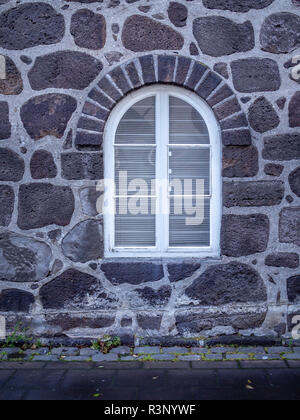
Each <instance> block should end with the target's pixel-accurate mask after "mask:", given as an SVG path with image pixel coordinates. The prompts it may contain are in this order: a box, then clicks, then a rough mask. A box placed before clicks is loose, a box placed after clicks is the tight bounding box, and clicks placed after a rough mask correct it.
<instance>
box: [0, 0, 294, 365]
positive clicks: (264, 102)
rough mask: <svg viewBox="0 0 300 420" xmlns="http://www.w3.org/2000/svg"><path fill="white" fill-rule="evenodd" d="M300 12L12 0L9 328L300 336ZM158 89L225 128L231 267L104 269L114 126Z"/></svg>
mask: <svg viewBox="0 0 300 420" xmlns="http://www.w3.org/2000/svg"><path fill="white" fill-rule="evenodd" d="M298 3H299V1H295V0H284V1H283V0H177V1H168V0H162V1H157V0H148V1H147V2H145V1H142V0H118V1H111V0H99V1H97V0H51V1H50V0H41V1H33V0H23V1H22V2H19V1H15V0H6V1H0V59H1V63H3V62H4V63H5V78H1V77H0V315H4V316H5V317H6V319H7V325H8V328H9V329H13V328H14V327H15V325H16V324H17V323H18V322H22V323H23V325H24V326H25V327H28V328H29V331H30V333H31V334H32V335H33V336H37V335H39V336H45V337H48V338H51V337H55V339H59V338H60V337H68V338H70V339H71V338H72V339H73V338H76V337H77V338H78V337H89V338H99V337H100V336H103V335H105V334H111V335H115V336H121V337H122V341H123V342H124V343H125V345H127V344H126V343H131V342H132V339H133V336H134V335H135V339H136V340H137V341H138V340H140V339H141V337H143V340H147V339H148V340H154V341H155V340H156V339H159V338H161V339H162V338H163V340H168V339H170V338H172V339H173V340H176V339H177V338H178V339H179V337H182V336H184V338H185V339H188V338H189V339H192V340H195V339H196V338H195V337H197V339H198V340H199V337H200V338H201V337H206V338H208V337H215V336H218V335H219V336H226V335H234V334H235V335H237V334H239V336H240V337H242V336H244V337H247V339H249V340H250V339H254V337H251V336H256V337H258V336H259V337H261V336H267V337H268V339H269V340H274V339H277V338H278V339H279V338H280V337H281V336H284V338H286V339H290V338H291V328H292V327H291V325H292V317H293V315H300V268H299V266H300V263H299V256H300V163H299V160H300V134H299V127H300V84H299V80H293V78H292V75H291V74H292V70H293V66H294V65H296V64H293V61H292V59H293V57H294V56H297V55H298V56H299V55H300V8H299V4H298ZM157 83H160V84H169V85H176V86H179V87H181V88H186V89H187V90H189V91H192V92H194V93H196V94H197V95H198V97H199V98H201V100H203V101H204V102H206V104H207V105H208V106H209V107H210V108H211V109H212V111H213V113H214V115H215V118H216V121H217V124H218V126H219V130H220V133H221V138H222V141H220V149H222V161H220V162H219V164H220V172H221V173H222V185H223V188H222V215H220V218H221V219H222V226H221V233H220V248H221V255H220V257H219V258H214V259H211V258H205V259H203V258H193V259H191V258H185V257H184V255H182V257H180V258H176V259H174V258H163V259H155V258H154V259H153V258H152V259H139V258H126V259H120V258H119V259H118V258H115V259H107V258H105V254H104V237H105V225H104V221H103V215H102V214H99V213H98V211H97V202H98V200H101V197H102V195H103V190H101V188H100V191H99V189H98V188H96V183H97V181H98V180H101V179H103V176H104V171H105V162H104V158H105V156H104V152H103V140H104V133H105V129H106V127H107V121H108V119H109V117H110V114H111V112H112V110H113V109H114V107H115V106H116V104H117V103H118V102H119V101H121V100H122V99H123V98H124V97H126V96H127V95H128V94H130V92H133V91H135V90H137V89H140V88H142V87H144V86H151V85H155V84H157ZM279 336H280V337H279ZM223 338H224V337H223ZM225 338H226V337H225ZM141 340H142V339H141ZM129 345H130V344H129ZM195 357H196V356H195Z"/></svg>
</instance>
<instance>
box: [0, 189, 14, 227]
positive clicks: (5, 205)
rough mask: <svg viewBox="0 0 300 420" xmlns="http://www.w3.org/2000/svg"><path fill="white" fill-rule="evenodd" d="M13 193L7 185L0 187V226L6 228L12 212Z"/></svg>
mask: <svg viewBox="0 0 300 420" xmlns="http://www.w3.org/2000/svg"><path fill="white" fill-rule="evenodd" d="M14 203H15V193H14V190H13V188H12V187H10V186H9V185H0V226H8V225H9V224H10V222H11V218H12V213H13V211H14Z"/></svg>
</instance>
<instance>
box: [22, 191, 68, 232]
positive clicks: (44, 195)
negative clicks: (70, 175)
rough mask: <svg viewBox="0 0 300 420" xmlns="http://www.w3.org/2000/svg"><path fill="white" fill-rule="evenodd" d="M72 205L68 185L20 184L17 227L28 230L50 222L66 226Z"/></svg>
mask: <svg viewBox="0 0 300 420" xmlns="http://www.w3.org/2000/svg"><path fill="white" fill-rule="evenodd" d="M74 205H75V203H74V195H73V193H72V190H71V188H70V187H63V186H56V185H52V184H44V183H36V184H25V185H21V186H20V189H19V214H18V227H19V228H20V229H24V230H28V229H38V228H41V227H44V226H49V225H52V224H54V225H59V226H67V225H69V224H70V222H71V218H72V216H73V212H74Z"/></svg>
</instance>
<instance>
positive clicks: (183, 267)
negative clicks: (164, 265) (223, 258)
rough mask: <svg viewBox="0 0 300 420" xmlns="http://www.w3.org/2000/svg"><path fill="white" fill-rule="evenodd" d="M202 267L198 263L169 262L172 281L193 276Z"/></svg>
mask: <svg viewBox="0 0 300 420" xmlns="http://www.w3.org/2000/svg"><path fill="white" fill-rule="evenodd" d="M199 268H201V264H198V263H190V264H188V263H183V264H168V272H169V279H170V282H171V283H175V282H177V281H180V280H184V279H186V278H188V277H191V276H192V275H193V274H194V273H195V272H196V271H197V270H199Z"/></svg>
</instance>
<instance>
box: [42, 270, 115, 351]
mask: <svg viewBox="0 0 300 420" xmlns="http://www.w3.org/2000/svg"><path fill="white" fill-rule="evenodd" d="M69 271H70V270H69ZM74 271H75V270H74ZM77 273H79V272H77ZM64 274H66V273H64ZM80 274H81V275H82V277H81V279H83V280H84V284H83V285H82V287H84V286H85V285H86V286H87V290H86V291H85V290H84V289H82V290H81V292H82V293H81V292H80V295H79V294H78V295H77V294H76V291H73V286H74V288H76V284H77V283H76V281H77V280H78V279H79V278H80V277H79V274H76V275H75V276H76V280H74V275H73V276H72V277H71V278H72V279H73V280H74V283H73V284H72V285H70V284H69V289H68V290H67V291H65V292H64V293H65V295H64V297H63V299H62V301H61V305H63V307H64V308H68V307H70V309H72V306H73V305H74V303H73V299H74V300H75V301H76V300H77V299H79V300H80V301H81V297H80V296H84V297H85V296H86V293H87V294H88V293H89V290H92V289H89V288H88V280H86V277H84V276H87V274H84V273H80ZM69 275H71V273H70V274H69ZM66 276H67V275H66ZM66 276H65V277H66ZM49 293H50V294H52V293H53V295H54V291H53V290H50V289H49ZM87 296H88V295H87ZM86 299H88V297H87V298H86ZM45 301H47V297H45ZM104 305H105V302H103V301H102V308H103V307H104ZM99 306H100V308H101V305H100V301H99ZM50 309H52V308H50ZM53 309H56V308H53ZM59 309H62V308H59ZM75 309H76V308H75ZM83 309H92V308H86V307H84V306H83ZM46 321H47V322H48V324H49V325H51V326H53V327H56V328H57V327H58V328H59V329H60V330H61V332H67V331H69V330H73V329H78V328H80V329H87V330H91V329H100V328H108V327H111V326H112V325H113V324H114V321H115V317H114V316H113V315H95V314H93V313H92V314H91V313H90V314H85V316H84V317H82V316H80V315H79V316H76V314H75V315H74V314H68V313H63V314H58V315H50V314H49V313H48V314H47V315H46ZM85 344H87V343H85ZM89 344H90V343H89ZM55 350H59V349H55ZM76 351H78V349H77V348H76ZM52 353H53V350H52ZM59 355H60V352H59Z"/></svg>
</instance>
